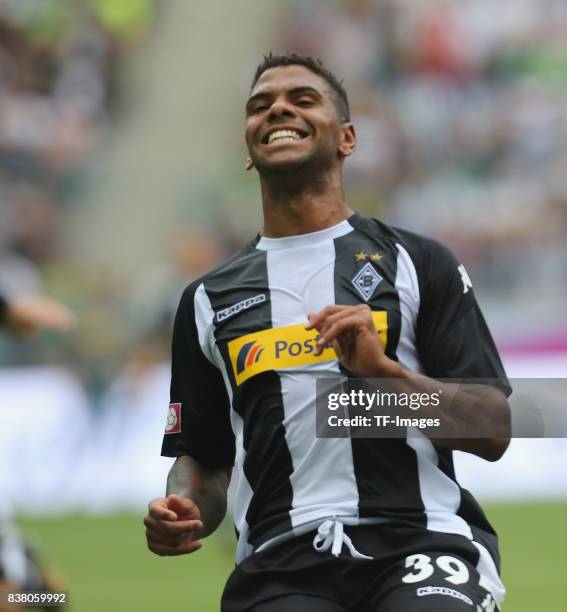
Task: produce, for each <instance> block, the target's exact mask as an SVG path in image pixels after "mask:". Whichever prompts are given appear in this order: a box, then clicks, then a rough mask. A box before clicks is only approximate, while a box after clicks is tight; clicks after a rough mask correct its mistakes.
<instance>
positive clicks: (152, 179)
mask: <svg viewBox="0 0 567 612" xmlns="http://www.w3.org/2000/svg"><path fill="white" fill-rule="evenodd" d="M269 49H273V50H283V49H286V50H297V51H303V52H310V53H314V54H316V55H319V56H320V57H322V58H323V59H324V61H325V62H326V63H327V64H328V65H329V66H330V67H331V68H332V69H333V70H334V71H336V72H337V73H338V75H339V76H341V77H343V78H344V81H345V85H346V87H347V90H348V91H349V94H350V98H351V105H352V109H353V116H354V123H355V126H356V128H357V132H358V137H359V147H358V150H357V152H356V154H355V155H354V157H353V158H351V160H349V162H348V163H347V165H346V180H347V190H348V200H349V202H350V204H351V206H352V207H353V208H355V209H357V210H358V211H360V212H362V213H364V214H367V215H373V216H378V217H381V218H383V219H384V220H386V221H387V222H390V223H393V224H398V225H401V226H404V227H406V228H409V229H413V230H414V231H418V232H421V233H425V234H428V235H431V236H434V237H437V238H439V239H441V240H442V241H444V242H445V243H447V244H449V245H450V246H451V247H452V248H453V249H454V251H455V252H456V253H457V254H458V256H459V257H460V259H461V260H462V261H463V262H464V263H465V265H466V266H467V269H468V271H469V274H470V276H471V277H472V279H473V282H474V284H475V290H476V293H477V296H478V299H479V300H480V302H481V305H482V306H483V309H484V312H485V314H486V317H487V319H488V321H489V324H490V326H491V328H492V330H493V333H494V335H495V337H496V340H497V344H498V346H499V348H500V350H501V352H502V355H503V359H504V361H505V364H506V367H507V371H508V373H509V375H510V376H516V377H542V378H545V377H549V378H564V377H565V375H566V373H567V317H566V312H565V303H566V297H567V240H566V236H567V140H566V137H567V1H565V0H501V1H500V2H498V3H495V2H493V1H492V0H476V1H475V2H459V1H458V0H428V1H427V2H416V1H412V0H327V1H323V0H289V1H285V0H280V1H276V0H264V1H263V2H261V3H260V2H252V1H251V0H240V1H239V2H237V3H236V2H235V3H230V2H220V1H219V0H208V1H204V0H191V2H187V1H185V0H0V291H2V292H3V293H5V294H7V295H10V296H19V295H23V294H30V293H37V292H45V293H47V294H48V295H50V296H52V297H55V298H58V299H60V300H61V301H63V302H64V303H66V304H67V305H69V306H70V307H71V308H72V309H73V310H74V311H75V312H76V313H77V315H78V317H79V326H78V328H77V330H76V331H75V332H73V333H72V334H70V335H66V336H57V335H54V334H50V333H45V334H42V335H40V336H39V337H37V338H35V339H34V340H32V341H30V342H25V343H22V342H16V341H15V340H10V339H8V338H7V337H4V336H3V337H1V338H0V516H3V517H4V520H6V519H7V518H8V517H11V516H16V517H18V520H19V523H20V525H21V527H22V530H23V531H24V533H25V534H27V536H28V537H30V538H31V539H32V540H33V541H35V542H37V544H38V545H39V546H40V547H41V548H42V549H43V550H44V552H45V555H46V557H47V559H48V560H49V561H51V562H52V563H54V564H55V565H56V566H57V567H58V568H59V570H60V571H61V572H62V573H63V574H64V575H65V576H66V579H67V581H68V585H69V589H70V591H71V597H72V599H73V608H74V609H75V610H78V611H79V612H87V611H90V610H99V609H100V608H101V607H103V606H104V607H105V609H106V610H108V611H109V612H110V611H115V610H116V611H119V610H120V611H128V610H132V611H133V610H136V611H144V610H153V609H155V608H156V607H158V606H166V605H167V606H170V605H171V606H179V609H191V610H198V611H199V612H209V611H212V610H215V609H218V599H219V596H220V591H221V589H222V586H223V583H224V579H225V578H226V576H227V575H228V573H229V571H230V568H231V565H232V562H233V561H232V559H233V548H234V542H233V534H232V531H231V527H230V525H229V524H228V523H227V524H226V525H225V528H224V530H222V531H221V533H219V534H218V535H217V536H214V537H213V538H211V540H210V541H208V542H207V546H206V547H205V549H204V550H203V551H201V552H200V553H199V554H198V555H195V556H194V557H190V558H183V559H158V558H153V557H152V556H151V555H150V553H149V552H147V551H146V550H145V545H144V536H143V526H142V524H141V518H142V516H143V513H144V508H145V504H146V503H147V501H148V500H149V499H150V498H152V497H155V496H158V495H160V494H161V493H162V491H163V489H164V484H165V475H166V473H167V470H168V468H169V461H168V460H166V459H162V458H160V457H159V448H160V443H161V432H162V430H163V421H164V418H165V408H166V406H167V401H168V383H169V380H168V363H167V361H168V353H169V334H170V325H171V317H172V313H173V311H174V309H175V306H176V303H177V300H178V298H179V295H180V291H181V289H182V288H183V287H184V286H185V284H187V282H188V281H189V280H191V279H192V278H194V277H196V276H198V275H200V274H201V273H202V272H203V271H206V270H207V269H209V268H210V267H212V266H213V265H214V264H215V263H217V262H218V261H220V260H221V259H222V258H223V257H225V256H226V255H227V254H230V253H231V252H232V251H233V250H235V249H236V248H237V247H239V246H240V245H242V244H243V243H244V242H246V241H248V240H249V239H250V238H251V237H253V236H254V235H255V234H256V233H257V231H258V230H259V228H260V206H259V204H260V200H259V193H258V189H257V181H256V180H255V177H253V176H251V175H248V174H246V173H245V172H244V157H245V151H244V145H243V139H242V133H243V104H244V100H245V97H246V94H247V90H248V87H249V83H250V80H251V76H252V73H253V70H254V68H255V66H256V64H257V63H258V61H259V59H260V56H261V54H262V53H263V52H265V51H267V50H269ZM566 464H567V441H566V440H565V439H557V440H553V439H548V440H515V441H514V442H513V444H512V447H511V449H510V451H509V452H508V454H507V455H506V456H505V458H504V459H503V460H502V461H501V462H499V463H498V464H494V465H483V463H482V462H481V461H480V460H476V459H475V458H473V457H460V458H459V465H460V471H461V473H462V477H463V480H464V481H465V483H466V485H468V487H469V488H470V489H472V490H473V491H474V492H475V493H477V494H478V495H479V497H480V498H481V499H483V500H485V501H486V502H487V508H488V513H489V516H490V517H491V518H492V519H493V521H494V523H495V524H496V526H497V528H498V529H499V530H500V534H501V539H502V551H503V558H504V564H503V571H504V577H505V580H506V582H507V585H508V588H509V600H508V606H507V609H508V610H513V611H515V612H528V611H530V612H533V611H534V610H545V611H546V612H559V610H564V586H563V585H564V576H565V572H566V570H567V562H566V560H565V546H566V545H567V538H565V527H564V525H565V519H567V473H566V470H565V465H566Z"/></svg>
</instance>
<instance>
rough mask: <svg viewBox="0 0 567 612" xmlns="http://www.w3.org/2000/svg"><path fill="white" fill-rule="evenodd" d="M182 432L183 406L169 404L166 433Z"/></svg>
mask: <svg viewBox="0 0 567 612" xmlns="http://www.w3.org/2000/svg"><path fill="white" fill-rule="evenodd" d="M180 431H181V404H169V408H168V409H167V418H166V419H165V433H166V434H172V433H179V432H180Z"/></svg>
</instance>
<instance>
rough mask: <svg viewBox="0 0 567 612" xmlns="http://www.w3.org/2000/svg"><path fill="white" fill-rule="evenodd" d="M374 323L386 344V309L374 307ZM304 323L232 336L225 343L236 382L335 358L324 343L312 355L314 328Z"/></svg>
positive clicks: (315, 337)
mask: <svg viewBox="0 0 567 612" xmlns="http://www.w3.org/2000/svg"><path fill="white" fill-rule="evenodd" d="M372 318H373V319H374V325H375V326H376V329H377V330H378V335H379V337H380V341H381V342H382V346H383V347H384V348H385V347H386V342H387V336H388V313H387V312H386V311H374V312H373V313H372ZM305 325H306V323H299V324H298V325H288V326H286V327H275V328H272V329H265V330H262V331H259V332H254V333H252V334H246V335H245V336H241V337H240V338H235V339H234V340H231V341H230V342H229V343H228V354H229V356H230V363H231V366H232V371H233V373H234V377H235V379H236V384H237V385H241V384H242V383H243V382H244V381H246V380H248V379H249V378H252V377H253V376H256V375H257V374H261V373H262V372H267V371H269V370H282V369H286V368H294V367H299V366H305V365H309V364H313V363H322V362H324V361H331V360H333V359H336V357H337V356H336V354H335V351H334V350H333V348H332V347H331V346H330V345H329V346H326V347H325V349H324V350H323V352H322V353H321V354H320V355H315V348H316V346H317V335H318V334H317V331H316V330H306V329H305Z"/></svg>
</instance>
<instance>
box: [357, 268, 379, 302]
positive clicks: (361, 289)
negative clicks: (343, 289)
mask: <svg viewBox="0 0 567 612" xmlns="http://www.w3.org/2000/svg"><path fill="white" fill-rule="evenodd" d="M382 280H384V279H383V278H382V277H381V276H380V275H379V274H378V272H376V270H375V269H374V267H373V266H372V264H371V263H370V262H367V263H366V264H365V265H364V266H363V267H362V268H361V269H360V270H359V271H358V273H357V274H356V276H355V277H354V278H353V279H352V284H353V285H354V287H355V289H356V290H357V291H358V293H359V294H360V295H361V296H362V299H363V300H364V301H365V302H368V300H369V299H370V298H371V297H372V294H373V293H374V291H375V290H376V287H378V285H379V284H380V283H381V282H382Z"/></svg>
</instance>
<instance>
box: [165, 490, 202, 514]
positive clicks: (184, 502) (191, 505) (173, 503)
mask: <svg viewBox="0 0 567 612" xmlns="http://www.w3.org/2000/svg"><path fill="white" fill-rule="evenodd" d="M165 505H166V507H167V508H168V509H169V510H171V511H173V512H175V514H176V515H177V517H178V518H183V519H199V518H201V511H200V510H199V508H198V506H197V504H195V502H193V501H191V500H190V499H187V498H186V497H180V496H179V495H170V496H169V497H166V498H165Z"/></svg>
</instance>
